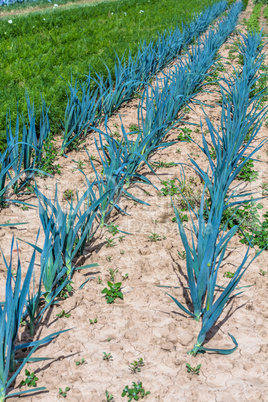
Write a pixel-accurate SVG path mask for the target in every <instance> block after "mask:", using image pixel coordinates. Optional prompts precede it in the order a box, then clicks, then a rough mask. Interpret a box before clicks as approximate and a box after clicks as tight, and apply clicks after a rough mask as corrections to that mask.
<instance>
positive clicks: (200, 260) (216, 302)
mask: <svg viewBox="0 0 268 402" xmlns="http://www.w3.org/2000/svg"><path fill="white" fill-rule="evenodd" d="M259 39H260V38H259V37H257V36H256V41H259ZM245 43H246V41H245ZM255 49H256V62H252V59H250V58H247V57H245V62H246V63H247V60H250V64H251V66H252V68H253V69H249V68H248V65H247V64H246V65H245V66H244V68H243V72H242V74H238V73H237V72H236V71H235V74H234V77H233V78H231V79H229V80H228V79H226V78H225V80H224V82H225V84H226V85H225V88H223V87H222V88H221V93H222V97H223V101H222V115H221V130H219V128H215V127H214V126H213V125H212V123H211V122H210V120H209V119H208V117H206V121H207V126H208V129H209V134H210V137H211V138H210V139H211V143H212V145H213V147H214V149H215V152H216V160H215V161H214V160H213V159H212V158H211V155H210V152H209V151H210V149H209V145H208V142H207V140H206V138H205V136H204V134H203V136H202V137H203V147H201V146H200V147H199V148H200V149H201V150H202V151H203V152H204V154H205V155H206V156H207V158H208V160H209V168H210V169H209V170H208V171H207V172H205V171H204V170H203V169H201V168H200V167H199V166H198V165H197V163H196V162H195V161H194V160H192V159H190V160H191V162H192V164H193V166H194V169H195V170H196V171H197V172H198V174H199V175H200V176H201V177H202V179H203V180H204V182H205V187H204V190H203V195H202V200H201V206H200V210H199V212H195V211H193V210H192V212H194V214H195V217H196V218H197V221H198V224H197V225H196V224H195V222H194V220H193V219H192V238H191V241H189V240H188V239H187V236H186V232H185V229H184V226H183V224H182V222H181V219H180V215H179V213H178V211H177V210H176V209H175V213H176V218H177V222H178V225H179V230H180V235H181V238H182V241H183V245H184V248H185V252H186V265H187V275H188V282H189V290H190V295H191V300H192V304H193V311H190V310H188V309H186V308H185V307H184V306H183V305H182V304H181V303H180V302H179V301H178V300H176V299H175V298H173V297H172V296H171V297H172V299H173V300H174V301H175V302H176V304H177V305H178V306H179V307H180V308H181V309H182V310H183V311H184V312H185V313H188V314H189V315H190V316H192V317H193V318H195V319H196V320H199V319H200V318H201V317H202V329H201V331H200V333H199V336H198V339H197V342H196V344H195V346H194V348H193V349H192V350H191V351H190V354H196V353H198V352H202V351H205V350H213V351H216V352H218V353H224V354H227V353H232V352H233V351H234V350H235V349H236V347H237V342H236V340H235V338H234V337H233V336H231V338H232V340H233V341H234V343H235V347H234V348H233V349H230V350H221V349H206V348H204V347H203V346H202V344H203V342H204V341H205V337H206V334H207V333H208V331H209V330H210V329H211V327H212V326H213V324H214V323H215V321H216V320H217V319H218V317H219V316H220V314H221V313H222V310H223V308H224V306H225V305H226V303H227V302H228V301H229V300H230V298H231V297H232V296H231V294H232V292H233V291H234V290H235V288H236V287H237V285H238V283H239V281H240V279H241V278H242V276H243V274H244V273H245V271H246V269H247V268H248V266H249V264H248V265H247V266H246V267H245V264H246V263H247V260H248V256H249V249H248V250H247V253H246V255H245V257H244V259H243V261H242V263H241V264H240V265H239V267H238V268H237V271H236V273H235V275H234V276H233V278H232V280H231V281H230V283H229V284H228V286H227V287H226V288H223V290H222V293H221V295H220V296H219V297H218V298H216V293H215V291H216V286H217V283H216V282H217V274H218V270H219V267H220V265H221V263H222V261H223V258H224V256H225V252H226V248H227V246H228V244H229V242H230V240H231V239H232V238H233V236H234V235H235V233H236V232H237V230H238V226H237V225H236V226H234V227H232V229H231V230H229V231H228V232H227V227H228V222H227V223H226V224H225V226H224V227H223V228H222V227H221V222H222V215H223V212H224V210H225V209H227V208H229V207H231V206H239V205H240V204H241V203H244V202H251V201H252V200H248V199H247V200H245V199H243V198H244V197H246V196H249V195H251V194H243V195H242V196H241V195H239V194H238V195H237V194H235V193H234V191H231V194H229V192H230V190H229V189H230V186H231V184H232V183H233V181H234V180H235V178H236V177H237V175H238V174H239V172H240V171H241V169H242V168H243V166H244V164H245V163H246V162H247V161H248V159H250V158H252V156H253V155H254V154H255V153H256V152H258V151H259V150H260V148H261V147H262V146H263V144H264V143H265V142H266V141H267V140H264V141H261V142H260V143H259V144H258V145H257V147H254V148H253V149H252V147H251V144H252V141H253V140H254V139H255V138H256V135H257V134H258V132H259V130H260V127H261V124H262V121H263V118H264V116H265V109H262V110H259V105H260V101H261V99H262V96H263V92H262V91H261V92H260V93H258V94H256V95H255V96H254V97H251V92H252V87H253V85H254V84H255V82H256V81H257V80H258V77H257V73H258V68H259V67H260V64H259V62H258V61H259V60H260V59H262V56H261V55H259V53H258V46H256V47H255ZM244 52H245V55H246V54H247V50H246V49H244ZM249 150H250V153H249V154H248V155H246V153H247V152H248V151H249ZM207 188H208V190H209V195H210V208H208V206H207V205H205V193H206V189H207ZM237 199H238V200H237ZM232 200H234V201H233V202H231V201H232ZM189 207H190V205H189ZM190 209H191V207H190ZM204 212H206V215H207V216H208V218H205V217H204ZM249 242H250V241H249ZM257 255H258V254H257ZM257 255H256V256H255V257H254V258H253V259H252V260H251V262H252V261H253V260H254V259H255V258H256V257H257ZM217 289H218V287H217Z"/></svg>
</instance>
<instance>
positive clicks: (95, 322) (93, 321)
mask: <svg viewBox="0 0 268 402" xmlns="http://www.w3.org/2000/svg"><path fill="white" fill-rule="evenodd" d="M89 322H90V324H91V325H93V324H97V322H98V320H97V318H94V320H91V319H90V318H89Z"/></svg>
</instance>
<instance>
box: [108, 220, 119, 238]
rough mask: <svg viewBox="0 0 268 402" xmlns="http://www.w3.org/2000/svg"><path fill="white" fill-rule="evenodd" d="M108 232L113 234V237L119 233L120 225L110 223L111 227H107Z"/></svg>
mask: <svg viewBox="0 0 268 402" xmlns="http://www.w3.org/2000/svg"><path fill="white" fill-rule="evenodd" d="M106 227H107V229H108V232H109V233H111V234H112V235H113V236H115V235H116V234H118V233H119V230H118V225H114V224H113V223H110V224H109V225H106Z"/></svg>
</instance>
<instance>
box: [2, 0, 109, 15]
mask: <svg viewBox="0 0 268 402" xmlns="http://www.w3.org/2000/svg"><path fill="white" fill-rule="evenodd" d="M108 1H113V0H108ZM105 2H107V0H80V1H75V2H73V3H72V2H70V3H66V4H58V7H60V8H64V9H66V8H74V7H78V6H81V5H84V6H85V7H86V6H87V7H90V6H95V5H96V4H98V3H105ZM54 4H57V2H56V0H55V1H51V3H48V4H47V5H44V7H38V6H35V5H29V7H25V8H22V9H15V10H11V11H7V10H6V9H5V6H2V7H0V18H1V17H12V16H14V15H21V14H29V13H34V12H46V11H47V10H51V9H53V7H54ZM58 7H57V8H58Z"/></svg>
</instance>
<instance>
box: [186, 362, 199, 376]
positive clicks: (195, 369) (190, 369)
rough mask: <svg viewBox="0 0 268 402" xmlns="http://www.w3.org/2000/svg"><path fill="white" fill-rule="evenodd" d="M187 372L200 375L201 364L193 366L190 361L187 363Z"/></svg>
mask: <svg viewBox="0 0 268 402" xmlns="http://www.w3.org/2000/svg"><path fill="white" fill-rule="evenodd" d="M186 369H187V373H192V374H197V375H199V373H200V369H201V364H198V366H196V367H192V366H191V365H190V364H189V363H186Z"/></svg>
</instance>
